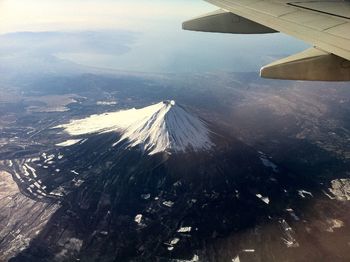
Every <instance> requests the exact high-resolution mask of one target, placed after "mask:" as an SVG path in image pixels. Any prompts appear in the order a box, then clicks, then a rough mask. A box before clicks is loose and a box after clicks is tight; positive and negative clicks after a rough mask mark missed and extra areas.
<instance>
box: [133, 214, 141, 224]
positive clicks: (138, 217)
mask: <svg viewBox="0 0 350 262" xmlns="http://www.w3.org/2000/svg"><path fill="white" fill-rule="evenodd" d="M141 220H142V214H137V215H136V216H135V219H134V221H135V222H136V223H137V224H140V223H141Z"/></svg>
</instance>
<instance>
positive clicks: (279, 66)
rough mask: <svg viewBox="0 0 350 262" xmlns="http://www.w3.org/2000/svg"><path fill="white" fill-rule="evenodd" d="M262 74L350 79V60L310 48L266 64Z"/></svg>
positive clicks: (292, 78) (333, 79)
mask: <svg viewBox="0 0 350 262" xmlns="http://www.w3.org/2000/svg"><path fill="white" fill-rule="evenodd" d="M260 75H261V77H264V78H273V79H286V80H311V81H350V61H348V60H346V59H344V58H341V57H339V56H336V55H333V54H330V53H327V52H325V51H323V50H320V49H318V48H310V49H307V50H305V51H303V52H301V53H298V54H295V55H292V56H289V57H287V58H284V59H281V60H278V61H276V62H273V63H271V64H269V65H266V66H264V67H263V68H261V70H260Z"/></svg>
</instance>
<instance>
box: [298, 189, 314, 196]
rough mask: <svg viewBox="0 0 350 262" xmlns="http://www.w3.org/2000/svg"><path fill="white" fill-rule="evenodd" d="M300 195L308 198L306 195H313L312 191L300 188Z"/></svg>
mask: <svg viewBox="0 0 350 262" xmlns="http://www.w3.org/2000/svg"><path fill="white" fill-rule="evenodd" d="M298 195H299V196H301V197H302V198H306V195H309V196H310V197H313V195H312V193H311V192H309V191H306V190H303V189H301V190H298Z"/></svg>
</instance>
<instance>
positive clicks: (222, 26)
mask: <svg viewBox="0 0 350 262" xmlns="http://www.w3.org/2000/svg"><path fill="white" fill-rule="evenodd" d="M182 28H183V29H184V30H190V31H201V32H214V33H231V34H264V33H275V32H276V31H275V30H273V29H271V28H269V27H266V26H263V25H261V24H258V23H256V22H253V21H251V20H248V19H246V18H243V17H241V16H238V15H235V14H233V13H230V12H227V11H225V10H222V9H219V10H217V11H214V12H211V13H208V14H205V15H202V16H200V17H197V18H194V19H191V20H188V21H186V22H184V23H183V24H182Z"/></svg>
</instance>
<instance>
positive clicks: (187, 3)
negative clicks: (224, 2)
mask: <svg viewBox="0 0 350 262" xmlns="http://www.w3.org/2000/svg"><path fill="white" fill-rule="evenodd" d="M215 9H217V8H216V7H215V6H212V5H210V4H208V3H206V2H204V1H202V0H177V1H175V0H3V1H1V0H0V32H1V33H2V36H0V37H1V41H0V52H1V51H4V50H6V59H7V60H6V62H7V63H9V64H11V65H15V64H16V63H23V60H24V57H22V58H21V57H20V56H21V55H23V56H25V59H26V61H29V60H31V59H34V60H35V61H36V62H38V60H40V61H41V62H40V63H41V64H42V63H43V61H45V63H46V62H47V61H49V60H50V62H51V63H52V61H53V59H51V58H52V57H55V58H58V59H59V60H64V61H68V62H73V63H77V64H80V65H86V66H93V67H101V68H110V69H117V70H125V71H141V72H203V71H204V72H206V71H222V70H224V71H256V70H258V69H259V68H260V67H261V66H262V65H264V64H266V63H268V62H271V61H273V60H274V59H276V58H279V57H282V56H286V55H289V54H291V53H294V52H297V51H300V50H302V49H304V48H306V45H305V44H304V43H302V42H300V41H298V40H295V39H293V38H290V37H287V36H285V35H282V34H273V35H227V34H210V33H198V32H188V31H183V30H181V23H182V22H183V21H184V20H186V19H189V18H191V17H195V16H197V15H200V14H203V13H206V12H209V11H213V10H215ZM14 32H31V33H30V34H28V33H27V34H24V36H21V34H23V33H17V34H9V33H14ZM38 32H41V33H40V34H39V33H38ZM9 50H10V51H9ZM11 52H13V54H12V53H11ZM11 54H12V55H11ZM48 57H49V58H50V59H48ZM0 59H1V60H3V59H4V52H3V54H2V55H1V53H0ZM9 59H10V60H11V59H12V60H11V61H10V60H9ZM3 61H4V60H3ZM34 64H35V63H32V65H33V66H34Z"/></svg>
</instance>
